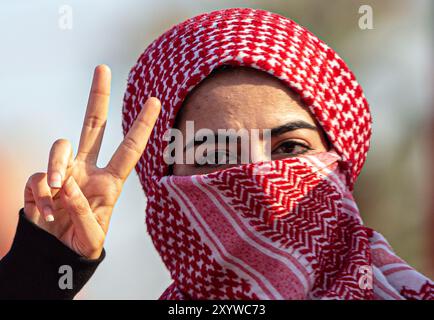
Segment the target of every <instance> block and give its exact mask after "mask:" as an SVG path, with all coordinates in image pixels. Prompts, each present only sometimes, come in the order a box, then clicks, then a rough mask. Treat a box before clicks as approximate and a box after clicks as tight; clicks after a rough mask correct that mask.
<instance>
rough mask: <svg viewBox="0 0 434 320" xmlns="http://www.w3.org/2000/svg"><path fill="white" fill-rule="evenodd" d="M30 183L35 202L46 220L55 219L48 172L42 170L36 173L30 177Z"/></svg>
mask: <svg viewBox="0 0 434 320" xmlns="http://www.w3.org/2000/svg"><path fill="white" fill-rule="evenodd" d="M28 185H29V186H30V189H31V191H32V194H33V199H34V200H35V204H36V206H37V208H38V210H39V212H40V213H41V214H42V215H43V217H44V219H45V221H47V222H52V221H54V215H53V213H54V210H53V208H54V206H53V199H52V196H51V189H50V187H49V186H48V183H47V174H45V173H42V172H40V173H35V174H34V175H33V176H31V177H30V179H29V182H28Z"/></svg>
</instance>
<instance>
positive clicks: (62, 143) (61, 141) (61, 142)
mask: <svg viewBox="0 0 434 320" xmlns="http://www.w3.org/2000/svg"><path fill="white" fill-rule="evenodd" d="M70 146H71V142H69V140H67V139H63V138H61V139H57V140H56V141H54V143H53V148H59V147H68V148H69V147H70Z"/></svg>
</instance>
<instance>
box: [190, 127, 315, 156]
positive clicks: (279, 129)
mask: <svg viewBox="0 0 434 320" xmlns="http://www.w3.org/2000/svg"><path fill="white" fill-rule="evenodd" d="M298 129H309V130H315V131H318V128H317V127H316V126H314V125H312V124H310V123H308V122H306V121H303V120H297V121H290V122H288V123H285V124H283V125H281V126H278V127H275V128H273V129H271V136H272V137H275V136H278V135H281V134H284V133H286V132H290V131H295V130H298ZM219 137H225V138H229V137H230V135H229V136H228V135H227V134H219V133H214V139H215V141H218V138H219ZM200 138H204V136H201V137H200ZM205 142H207V139H204V140H203V141H196V138H195V139H193V140H192V141H190V142H189V143H187V144H186V145H185V147H184V151H186V150H187V149H190V148H191V147H197V146H200V145H201V144H203V143H205Z"/></svg>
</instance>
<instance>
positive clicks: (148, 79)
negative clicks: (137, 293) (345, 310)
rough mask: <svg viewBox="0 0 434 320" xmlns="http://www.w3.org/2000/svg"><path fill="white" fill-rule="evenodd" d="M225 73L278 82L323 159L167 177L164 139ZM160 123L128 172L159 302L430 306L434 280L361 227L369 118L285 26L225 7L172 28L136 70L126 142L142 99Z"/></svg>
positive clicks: (311, 47) (354, 86)
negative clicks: (320, 144)
mask: <svg viewBox="0 0 434 320" xmlns="http://www.w3.org/2000/svg"><path fill="white" fill-rule="evenodd" d="M222 65H232V66H248V67H251V68H255V69H258V70H262V71H265V72H267V73H269V74H271V75H273V76H275V77H276V78H278V79H280V80H281V81H283V83H285V84H286V85H287V86H288V87H289V88H291V89H292V90H293V91H294V92H295V93H297V94H298V95H299V96H300V98H301V100H302V102H303V104H304V105H305V106H306V108H308V110H309V111H310V112H311V114H312V115H313V116H314V117H315V118H316V120H317V121H318V123H319V124H320V125H321V127H322V128H323V130H324V132H325V133H326V135H327V137H328V139H329V140H330V142H331V144H332V145H333V150H332V151H330V152H325V153H320V154H316V155H306V156H300V157H295V158H288V159H283V160H274V161H268V162H260V163H251V164H245V165H240V166H237V167H232V168H228V169H224V170H220V171H217V172H214V173H211V174H206V175H195V176H189V177H185V176H184V177H181V176H170V175H168V170H169V167H168V165H167V164H166V163H165V161H164V155H163V150H164V149H165V147H166V146H167V144H168V142H167V141H165V140H164V139H163V135H164V133H165V132H166V131H167V130H169V129H170V128H172V127H173V125H174V122H175V117H176V114H177V113H178V111H179V109H180V108H181V106H182V104H183V101H184V99H185V97H186V96H187V94H188V93H189V92H190V91H191V90H192V89H193V88H194V87H195V86H197V85H198V84H199V83H200V82H201V81H202V80H203V79H205V78H206V77H207V76H208V75H209V74H210V73H211V72H212V71H213V70H214V69H215V68H217V67H219V66H222ZM150 96H155V97H157V98H159V99H160V101H161V102H162V112H161V114H160V116H159V118H158V120H157V123H156V126H155V128H154V130H153V132H152V134H151V137H150V140H149V142H148V145H147V147H146V150H145V152H144V154H143V156H142V157H141V159H140V161H139V162H138V164H137V166H136V171H137V173H138V175H139V178H140V181H141V184H142V186H143V189H144V191H145V194H146V196H147V199H148V202H147V208H146V223H147V227H148V232H149V234H150V235H151V238H152V240H153V243H154V245H155V247H156V249H157V250H158V252H159V254H160V255H161V257H162V259H163V262H164V263H165V265H166V267H167V268H168V269H169V271H170V273H171V276H172V278H173V283H172V285H171V286H170V287H169V288H168V289H167V290H166V291H165V292H164V293H163V295H162V296H161V299H375V298H377V299H433V298H434V285H433V282H432V281H430V280H429V279H427V278H425V277H424V276H423V275H421V274H419V273H418V272H416V271H415V270H414V269H412V268H411V267H410V266H408V265H407V264H406V263H405V262H404V261H403V260H401V259H400V258H399V257H397V256H396V255H395V254H394V252H393V250H392V249H391V247H390V246H389V244H388V243H387V241H386V240H385V239H384V238H383V237H382V236H381V235H380V234H378V233H377V232H375V231H373V230H371V229H369V228H367V227H365V226H364V225H363V223H362V221H361V218H360V215H359V211H358V209H357V205H356V204H355V202H354V199H353V197H352V195H351V191H352V190H353V185H354V182H355V180H356V178H357V176H358V174H359V172H360V170H361V168H362V166H363V163H364V161H365V159H366V153H367V151H368V148H369V139H370V136H371V115H370V112H369V107H368V103H367V101H366V99H365V97H364V95H363V92H362V89H361V87H360V86H359V84H358V83H357V81H356V79H355V77H354V75H353V73H352V72H351V71H350V70H349V69H348V67H347V66H346V64H345V62H344V61H343V60H342V59H341V58H340V57H339V56H338V55H337V54H336V53H335V52H334V51H333V50H332V49H331V48H329V47H328V46H327V45H326V44H324V43H323V42H322V41H321V40H319V39H318V38H317V37H315V36H314V35H313V34H312V33H310V32H309V31H308V30H306V29H305V28H303V27H301V26H299V25H297V24H296V23H295V22H294V21H292V20H290V19H288V18H285V17H282V16H280V15H277V14H274V13H270V12H267V11H263V10H254V9H246V8H243V9H240V8H234V9H226V10H220V11H215V12H211V13H205V14H202V15H199V16H196V17H194V18H191V19H188V20H186V21H185V22H183V23H180V24H178V25H176V26H174V27H172V28H171V29H170V30H168V31H167V32H165V33H164V34H162V35H161V36H160V37H159V38H157V39H156V40H155V41H154V42H152V43H151V44H150V45H149V46H148V47H147V48H146V50H145V51H144V53H143V54H142V55H141V56H140V57H139V59H138V61H137V63H136V65H135V66H134V67H133V68H132V70H131V72H130V75H129V79H128V86H127V90H126V93H125V97H124V107H123V129H124V133H126V132H128V130H129V128H130V127H131V125H132V123H133V121H134V119H135V118H136V116H137V115H138V113H139V112H140V109H141V108H142V106H143V104H144V102H145V100H146V99H147V98H148V97H150Z"/></svg>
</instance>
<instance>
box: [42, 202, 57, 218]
mask: <svg viewBox="0 0 434 320" xmlns="http://www.w3.org/2000/svg"><path fill="white" fill-rule="evenodd" d="M42 212H43V214H44V216H45V221H47V222H53V221H54V216H53V210H52V209H51V208H50V207H49V206H46V207H44V209H42Z"/></svg>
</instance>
